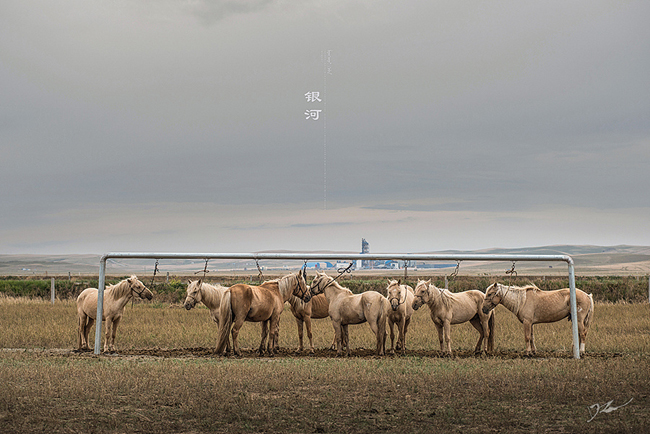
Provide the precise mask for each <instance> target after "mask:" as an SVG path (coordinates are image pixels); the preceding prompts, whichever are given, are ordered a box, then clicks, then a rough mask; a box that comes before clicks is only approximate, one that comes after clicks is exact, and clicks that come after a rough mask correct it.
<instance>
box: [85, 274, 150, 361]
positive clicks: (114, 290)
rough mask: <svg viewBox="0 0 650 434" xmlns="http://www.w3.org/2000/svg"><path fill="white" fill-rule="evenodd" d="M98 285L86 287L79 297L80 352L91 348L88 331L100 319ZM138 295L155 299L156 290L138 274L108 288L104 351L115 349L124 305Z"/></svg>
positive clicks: (105, 295) (103, 317) (105, 304)
mask: <svg viewBox="0 0 650 434" xmlns="http://www.w3.org/2000/svg"><path fill="white" fill-rule="evenodd" d="M97 293H98V290H97V288H86V289H84V290H83V291H81V294H79V296H78V297H77V317H78V322H79V340H78V349H79V351H90V348H89V347H88V334H89V333H90V329H91V328H92V326H93V324H94V323H95V320H96V318H97ZM134 293H135V294H137V295H138V296H139V297H140V298H142V299H145V298H146V299H147V300H151V299H152V298H153V293H152V292H151V291H149V289H147V287H146V286H144V284H143V283H142V282H140V281H139V280H138V278H137V277H136V276H131V277H129V278H128V279H124V280H122V281H121V282H119V283H117V284H115V285H109V286H107V287H106V288H105V289H104V303H103V311H102V320H106V338H105V340H104V352H115V334H116V333H117V326H118V325H119V323H120V320H121V319H122V314H123V312H124V306H126V304H127V303H128V302H129V300H131V298H133V294H134Z"/></svg>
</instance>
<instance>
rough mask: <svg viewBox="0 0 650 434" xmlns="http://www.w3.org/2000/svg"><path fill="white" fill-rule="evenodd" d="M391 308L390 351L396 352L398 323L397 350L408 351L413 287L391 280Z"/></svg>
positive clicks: (387, 291) (389, 297)
mask: <svg viewBox="0 0 650 434" xmlns="http://www.w3.org/2000/svg"><path fill="white" fill-rule="evenodd" d="M386 293H387V296H388V297H387V298H388V302H389V303H390V309H389V310H388V328H389V329H390V352H391V353H393V354H395V330H394V329H395V324H397V332H398V336H397V351H402V354H404V352H405V351H406V332H407V331H408V327H409V324H410V322H411V315H413V298H414V295H413V288H411V287H410V286H408V285H402V284H401V281H400V280H389V281H388V287H387V288H386Z"/></svg>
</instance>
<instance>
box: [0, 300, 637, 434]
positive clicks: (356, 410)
mask: <svg viewBox="0 0 650 434" xmlns="http://www.w3.org/2000/svg"><path fill="white" fill-rule="evenodd" d="M496 314H497V328H496V351H495V353H494V354H491V355H482V356H478V357H476V356H474V355H473V353H472V351H471V350H472V349H473V347H474V345H475V343H476V339H477V336H478V335H477V333H476V332H475V330H474V329H473V328H472V327H471V326H470V325H469V324H462V325H457V326H453V327H452V339H453V342H452V348H453V349H454V356H453V357H445V356H444V355H443V354H442V353H440V352H439V345H438V342H437V335H436V332H435V328H434V326H433V324H432V322H431V320H430V318H429V314H428V308H427V307H423V308H422V309H420V310H419V311H417V312H416V313H415V315H414V317H413V322H412V326H411V328H410V330H409V334H408V335H407V351H406V354H405V355H388V356H384V357H377V356H374V355H373V351H372V348H373V336H372V334H371V332H370V330H369V327H368V326H367V324H361V325H357V326H350V344H351V348H352V349H353V354H352V357H349V358H337V357H336V356H335V354H334V353H333V352H331V351H330V350H329V349H327V347H328V345H329V343H330V342H331V338H332V336H333V331H332V327H331V324H330V322H329V320H328V319H322V320H314V321H313V325H314V327H313V334H314V345H315V347H316V349H317V350H316V354H315V355H309V354H308V353H307V352H306V351H304V352H303V353H301V354H297V353H296V352H295V349H296V347H297V342H298V339H297V331H296V324H295V320H294V318H293V316H292V315H291V312H290V311H289V310H288V308H287V309H285V312H284V313H283V315H282V320H281V325H280V347H281V351H280V354H278V355H277V356H275V357H272V358H271V357H267V356H265V357H259V356H257V355H256V354H255V352H254V351H253V349H255V348H257V346H258V344H259V339H260V325H259V324H255V323H246V324H244V326H243V328H242V333H241V334H240V339H241V340H240V342H241V345H242V347H243V348H244V349H245V351H244V355H243V357H241V358H234V357H224V356H217V355H215V354H214V352H213V348H214V345H215V341H216V326H215V324H214V323H213V322H212V320H211V319H210V318H209V313H208V310H207V309H205V308H203V307H198V308H195V309H193V310H191V311H186V310H185V309H182V308H180V307H179V306H178V305H175V304H172V305H170V304H168V303H155V302H154V303H135V304H134V305H129V306H128V307H127V308H126V310H125V314H124V319H123V320H122V323H121V325H120V328H119V330H118V334H117V340H116V345H117V348H118V353H117V354H111V355H104V354H102V355H99V356H95V355H94V354H92V353H78V352H76V351H75V350H74V348H75V346H76V339H77V338H76V329H77V326H76V312H75V304H74V301H72V300H63V301H60V300H57V301H56V302H55V303H54V304H51V303H50V302H49V301H42V300H30V299H26V298H8V297H2V298H0V318H2V324H1V325H0V330H1V331H2V333H1V334H0V426H2V431H5V432H41V431H47V432H55V433H58V432H60V433H64V432H97V433H104V432H106V433H114V432H115V433H117V432H146V433H148V432H151V433H153V432H187V433H190V432H191V433H197V432H300V433H304V432H319V433H320V432H351V433H353V432H360V433H363V432H432V431H440V432H502V431H508V432H515V433H517V432H522V433H523V432H634V433H637V432H648V431H649V430H650V418H649V416H650V410H649V404H650V399H649V397H648V390H650V378H649V376H648V372H650V370H649V368H650V363H649V357H648V355H649V354H650V306H649V305H648V304H643V303H634V304H627V303H615V304H609V303H597V304H596V309H595V320H594V324H593V325H592V328H591V330H590V332H589V336H588V340H587V354H586V355H585V356H584V357H583V358H582V359H580V360H574V359H573V358H572V357H571V331H570V323H569V322H568V321H566V320H564V321H560V322H557V323H553V324H542V325H538V326H536V329H535V332H536V343H537V347H538V354H537V355H536V356H534V357H530V358H526V357H524V356H523V351H522V350H523V344H524V342H523V331H522V327H521V325H520V324H519V323H518V321H517V320H516V319H515V318H514V316H513V315H512V314H511V313H510V312H509V311H507V310H505V309H503V308H502V307H501V306H499V307H498V308H497V312H496ZM92 336H93V333H91V338H92ZM389 339H390V338H389Z"/></svg>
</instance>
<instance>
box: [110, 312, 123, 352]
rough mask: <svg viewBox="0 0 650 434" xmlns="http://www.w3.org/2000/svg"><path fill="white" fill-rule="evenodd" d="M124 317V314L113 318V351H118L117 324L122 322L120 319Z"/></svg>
mask: <svg viewBox="0 0 650 434" xmlns="http://www.w3.org/2000/svg"><path fill="white" fill-rule="evenodd" d="M121 319H122V316H118V317H117V318H115V319H114V320H113V328H112V330H111V346H110V348H111V351H112V352H114V353H116V352H117V351H116V350H115V335H117V326H118V325H119V324H120V320H121Z"/></svg>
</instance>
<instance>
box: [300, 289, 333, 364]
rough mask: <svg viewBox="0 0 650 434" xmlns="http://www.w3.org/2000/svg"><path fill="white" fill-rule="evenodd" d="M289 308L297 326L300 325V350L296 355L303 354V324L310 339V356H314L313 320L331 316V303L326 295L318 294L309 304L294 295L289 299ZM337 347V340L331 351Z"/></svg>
mask: <svg viewBox="0 0 650 434" xmlns="http://www.w3.org/2000/svg"><path fill="white" fill-rule="evenodd" d="M289 306H290V307H291V313H292V314H293V316H294V317H295V318H296V324H297V325H298V348H297V349H296V353H302V351H303V344H302V337H303V330H304V328H303V324H304V325H305V326H307V337H308V338H309V354H314V353H315V351H314V341H313V339H312V334H311V320H312V319H321V318H327V317H328V316H329V315H330V314H329V303H328V301H327V298H326V297H325V294H318V295H316V296H314V297H312V299H311V300H309V302H307V303H305V302H304V301H303V300H301V299H300V298H298V297H296V296H295V295H292V296H291V297H289ZM335 346H336V340H334V341H333V342H332V345H331V346H330V349H332V350H333V349H334V348H335Z"/></svg>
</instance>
